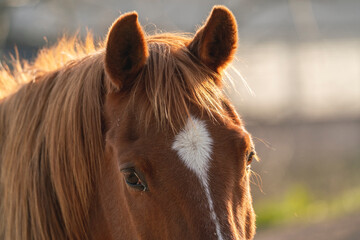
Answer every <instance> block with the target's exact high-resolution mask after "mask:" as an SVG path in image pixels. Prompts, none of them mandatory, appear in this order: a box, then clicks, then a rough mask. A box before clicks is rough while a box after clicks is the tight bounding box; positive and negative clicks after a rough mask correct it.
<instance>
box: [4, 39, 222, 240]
mask: <svg viewBox="0 0 360 240" xmlns="http://www.w3.org/2000/svg"><path fill="white" fill-rule="evenodd" d="M146 40H147V42H148V46H149V53H150V55H149V59H148V61H147V65H146V67H145V68H144V69H143V71H142V72H141V73H140V74H139V77H138V79H135V80H134V81H135V82H134V88H133V89H132V90H131V92H130V93H129V97H130V101H129V104H128V106H129V107H130V106H131V105H132V104H135V103H139V99H138V97H139V96H141V97H143V99H142V101H141V105H138V107H139V108H142V109H143V111H141V112H142V114H143V116H142V117H141V118H142V120H143V121H144V124H145V125H147V124H149V122H150V121H152V120H155V121H156V122H157V123H158V126H159V127H161V126H168V127H170V128H171V129H173V130H174V131H178V130H179V126H181V125H182V124H183V123H185V122H186V120H187V118H188V114H186V113H189V112H190V110H189V109H188V106H189V104H191V105H195V106H198V107H201V109H203V110H204V114H208V115H210V116H216V117H213V119H216V118H219V117H220V118H221V117H225V114H224V112H223V108H222V107H223V106H222V101H221V99H222V98H223V95H222V93H221V91H220V90H219V88H218V87H217V86H216V85H215V82H214V81H212V80H211V79H212V78H218V77H219V76H218V75H217V74H216V73H214V72H212V71H210V70H209V69H207V68H206V67H205V66H203V65H202V64H201V63H199V62H198V61H197V60H196V59H195V58H193V57H192V56H191V54H189V52H188V49H187V48H186V47H185V46H186V44H187V43H188V42H189V41H190V38H188V37H186V36H180V35H174V34H162V35H155V36H147V38H146ZM101 45H102V44H100V47H99V48H96V47H95V46H94V44H93V41H92V38H91V36H88V38H87V39H86V41H85V43H81V42H79V41H77V40H76V38H70V39H66V38H63V39H61V40H60V41H59V43H58V44H57V45H55V46H54V47H51V48H48V49H43V50H41V51H40V52H39V56H38V57H37V58H36V59H35V61H34V63H31V64H30V63H27V62H23V63H21V62H20V61H19V60H16V61H15V63H14V65H13V71H10V70H9V68H8V67H6V66H4V67H2V69H1V70H0V89H1V97H5V98H3V99H2V100H1V105H0V134H1V138H0V166H1V187H0V191H1V192H0V196H1V200H0V204H1V205H0V211H1V212H0V238H1V239H24V240H26V239H68V238H70V239H87V238H88V237H89V236H87V234H88V233H89V232H90V231H89V221H90V220H89V217H88V215H89V208H90V205H91V199H92V198H93V195H94V185H95V183H96V180H97V177H98V171H99V161H100V160H101V159H102V156H103V145H104V141H103V130H104V129H103V125H102V107H103V97H104V95H106V94H107V93H108V92H111V91H115V89H114V88H113V87H112V86H111V84H110V83H109V80H108V78H107V77H106V76H105V74H104V64H103V61H104V60H103V59H104V51H103V48H102V47H101ZM170 53H171V54H170ZM154 75H156V76H154ZM174 78H175V79H177V81H166V80H167V79H174ZM140 79H141V80H142V81H140Z"/></svg>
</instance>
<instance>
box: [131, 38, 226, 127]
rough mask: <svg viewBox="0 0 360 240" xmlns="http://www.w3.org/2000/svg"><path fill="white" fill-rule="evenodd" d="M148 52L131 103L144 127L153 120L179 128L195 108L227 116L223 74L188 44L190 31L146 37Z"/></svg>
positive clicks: (212, 115) (134, 82) (215, 116)
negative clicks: (222, 80)
mask: <svg viewBox="0 0 360 240" xmlns="http://www.w3.org/2000/svg"><path fill="white" fill-rule="evenodd" d="M146 40H147V43H148V49H149V56H148V59H147V62H146V64H145V66H144V68H143V69H142V70H141V72H140V73H139V74H138V76H137V77H136V78H135V79H134V80H133V83H132V87H131V89H130V90H129V91H128V92H127V93H126V94H128V96H129V100H130V101H129V104H128V107H130V108H136V109H138V111H137V112H138V113H139V119H140V120H141V122H142V126H141V127H143V128H144V129H145V130H146V129H147V128H148V127H149V125H150V123H151V122H156V125H157V127H158V129H167V127H169V128H170V129H171V130H173V131H174V132H178V131H179V130H180V129H181V127H182V126H184V125H185V124H186V122H187V119H188V118H189V116H190V114H191V111H192V109H191V108H195V109H196V111H200V113H199V114H201V115H202V114H206V115H208V116H209V117H210V118H211V119H212V120H214V121H218V120H219V119H221V118H223V117H226V116H227V113H225V111H226V110H224V106H223V101H224V99H225V97H224V95H223V92H222V89H221V88H219V86H218V85H217V84H218V82H219V81H221V80H219V79H220V78H221V75H220V74H218V73H216V72H214V71H212V70H211V69H209V68H208V67H206V66H205V65H203V64H202V63H201V62H200V61H199V60H198V59H197V58H196V57H194V56H193V54H192V53H191V51H190V50H189V49H188V48H187V44H188V43H189V41H190V40H191V38H189V37H188V36H187V35H180V34H159V35H154V36H147V37H146Z"/></svg>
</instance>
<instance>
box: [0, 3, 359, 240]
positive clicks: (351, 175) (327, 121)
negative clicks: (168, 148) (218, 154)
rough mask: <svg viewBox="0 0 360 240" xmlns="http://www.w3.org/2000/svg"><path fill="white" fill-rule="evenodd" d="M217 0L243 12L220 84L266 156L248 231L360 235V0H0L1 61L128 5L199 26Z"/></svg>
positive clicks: (177, 26)
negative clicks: (234, 51)
mask: <svg viewBox="0 0 360 240" xmlns="http://www.w3.org/2000/svg"><path fill="white" fill-rule="evenodd" d="M215 4H224V5H226V6H227V7H228V8H230V9H231V10H232V11H233V13H234V14H235V16H236V18H237V20H238V27H239V37H240V42H239V50H238V55H237V59H236V60H235V62H234V64H233V67H232V68H231V69H229V71H228V73H229V75H231V76H232V77H231V78H232V79H233V80H234V84H233V85H231V84H230V85H229V87H228V88H227V90H226V91H227V93H228V95H229V96H230V98H231V99H232V102H233V103H234V104H235V106H236V108H237V110H238V112H239V113H240V115H241V116H242V118H243V119H244V121H245V123H246V126H247V129H248V130H249V132H251V133H252V135H253V137H254V140H255V143H256V149H257V152H258V154H259V156H260V158H261V161H260V162H255V163H253V171H254V172H255V173H254V175H253V178H252V181H253V185H252V192H253V195H254V205H255V210H256V213H257V215H258V218H257V225H258V234H257V236H256V237H255V239H260V240H262V239H264V240H265V239H277V240H279V239H292V240H296V239H302V240H303V239H318V240H322V239H327V240H331V239H342V240H344V239H349V240H350V239H351V240H352V239H360V227H359V226H360V1H359V0H226V1H212V0H208V1H200V0H197V1H196V0H182V1H174V0H166V1H165V0H135V1H129V0H116V1H115V0H103V1H97V0H62V1H55V0H0V59H2V60H4V59H5V58H8V56H9V54H11V53H14V46H15V45H16V46H17V48H18V49H19V53H20V56H21V57H23V58H26V59H30V60H31V59H33V58H34V57H35V56H36V52H37V50H38V49H39V48H40V47H43V46H49V45H51V44H53V43H55V42H56V39H58V38H59V37H61V36H62V35H63V34H64V33H67V34H69V35H72V34H74V33H76V32H78V33H79V35H80V36H84V35H85V34H86V29H91V30H92V31H93V33H94V36H95V39H103V38H104V37H105V35H106V33H107V30H108V27H109V26H110V25H111V23H112V22H113V21H114V20H115V19H116V18H117V17H118V16H119V14H120V13H125V12H127V11H133V10H136V11H137V12H138V13H139V16H140V22H141V23H142V24H143V25H144V28H145V29H146V31H148V32H149V33H151V32H154V31H155V30H156V29H160V30H163V31H185V32H194V31H195V30H196V27H199V26H200V25H201V23H202V22H203V21H204V20H205V19H206V17H207V16H208V14H209V12H210V10H211V8H212V6H213V5H215ZM240 73H241V74H240ZM244 79H245V80H246V82H247V84H245V83H244ZM249 89H251V90H249Z"/></svg>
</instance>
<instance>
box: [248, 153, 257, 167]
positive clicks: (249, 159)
mask: <svg viewBox="0 0 360 240" xmlns="http://www.w3.org/2000/svg"><path fill="white" fill-rule="evenodd" d="M255 155H256V153H255V152H254V151H252V152H250V154H249V156H248V160H247V165H250V164H251V162H252V160H253V158H254V157H255Z"/></svg>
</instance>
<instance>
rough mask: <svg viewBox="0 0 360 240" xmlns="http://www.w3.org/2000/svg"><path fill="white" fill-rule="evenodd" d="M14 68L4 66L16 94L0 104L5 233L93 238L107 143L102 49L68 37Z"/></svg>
mask: <svg viewBox="0 0 360 240" xmlns="http://www.w3.org/2000/svg"><path fill="white" fill-rule="evenodd" d="M90 52H92V53H91V54H89V53H90ZM9 69H10V68H7V69H2V70H1V84H2V86H10V87H8V88H7V89H8V90H9V91H10V94H11V95H10V94H7V97H6V98H5V99H3V100H2V103H1V105H0V133H1V139H0V166H1V175H0V180H1V186H0V196H1V201H0V238H1V239H88V236H87V233H88V232H89V229H88V226H89V224H88V221H89V220H88V219H89V209H90V204H91V201H90V200H91V199H92V195H93V193H94V183H95V182H96V177H97V174H98V167H99V161H100V159H101V158H102V154H103V142H104V141H103V133H102V122H101V121H102V119H101V117H102V116H101V109H102V106H103V103H102V95H103V92H104V91H103V83H102V79H103V54H102V52H101V50H99V51H96V48H95V47H93V45H92V44H91V42H90V40H89V38H88V40H87V41H85V43H81V42H79V41H78V40H76V38H70V39H66V38H63V39H62V40H60V41H59V43H58V44H57V45H55V46H54V47H52V48H49V49H43V50H41V51H40V53H39V56H38V57H37V59H36V60H35V61H34V63H33V64H29V63H27V62H24V63H22V64H21V63H20V62H19V60H17V61H16V64H15V66H14V70H13V72H10V70H9ZM3 76H5V77H3ZM7 84H9V85H7ZM14 91H16V92H14Z"/></svg>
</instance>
